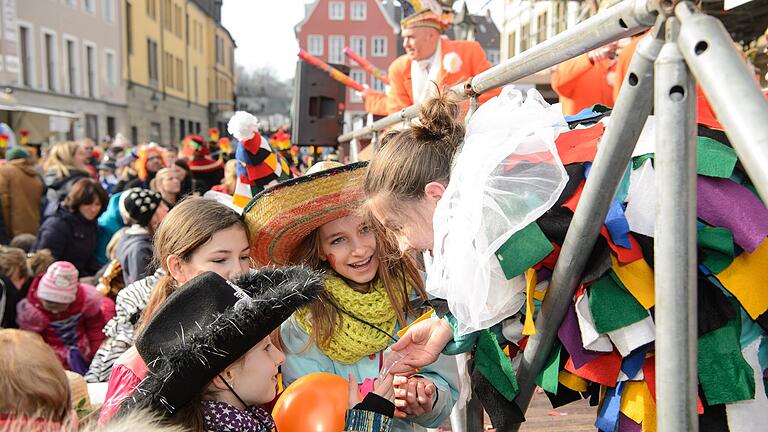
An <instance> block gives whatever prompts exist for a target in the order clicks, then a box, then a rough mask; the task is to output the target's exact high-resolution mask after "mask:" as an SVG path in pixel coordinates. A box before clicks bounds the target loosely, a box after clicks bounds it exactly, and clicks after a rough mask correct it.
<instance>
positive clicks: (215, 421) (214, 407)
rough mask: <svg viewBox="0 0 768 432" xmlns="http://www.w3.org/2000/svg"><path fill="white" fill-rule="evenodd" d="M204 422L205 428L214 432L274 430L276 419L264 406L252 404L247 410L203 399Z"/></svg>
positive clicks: (262, 431) (260, 431)
mask: <svg viewBox="0 0 768 432" xmlns="http://www.w3.org/2000/svg"><path fill="white" fill-rule="evenodd" d="M202 403H203V410H204V411H205V413H204V414H203V422H204V423H205V429H206V430H209V431H213V432H219V431H241V432H264V431H274V430H275V421H274V420H273V419H272V416H271V415H270V414H269V412H267V410H265V409H264V408H262V407H259V406H252V407H249V408H248V410H247V411H243V410H241V409H238V408H235V407H233V406H232V405H230V404H228V403H226V402H221V401H212V400H207V401H203V402H202Z"/></svg>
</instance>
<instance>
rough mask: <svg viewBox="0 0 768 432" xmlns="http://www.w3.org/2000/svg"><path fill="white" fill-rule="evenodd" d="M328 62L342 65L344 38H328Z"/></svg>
mask: <svg viewBox="0 0 768 432" xmlns="http://www.w3.org/2000/svg"><path fill="white" fill-rule="evenodd" d="M328 61H329V62H331V63H344V36H328Z"/></svg>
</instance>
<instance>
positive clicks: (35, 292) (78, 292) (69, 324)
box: [16, 261, 110, 374]
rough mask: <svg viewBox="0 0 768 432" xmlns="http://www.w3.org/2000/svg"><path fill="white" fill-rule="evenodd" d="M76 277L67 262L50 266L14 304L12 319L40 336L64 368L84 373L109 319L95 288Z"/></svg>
mask: <svg viewBox="0 0 768 432" xmlns="http://www.w3.org/2000/svg"><path fill="white" fill-rule="evenodd" d="M77 278H78V272H77V269H76V268H75V266H73V265H72V264H71V263H68V262H66V261H57V262H55V263H53V264H52V265H51V266H50V267H49V268H48V271H46V272H45V274H44V275H43V276H42V277H38V278H37V279H35V280H34V281H33V282H32V285H31V286H30V287H29V292H28V293H27V297H26V298H25V299H23V300H21V301H20V302H19V304H18V305H17V308H16V313H17V316H16V320H17V322H18V324H19V327H20V328H22V329H24V330H29V331H32V332H35V333H40V334H41V335H42V336H43V340H45V342H46V343H48V345H50V346H51V347H52V348H53V350H54V352H55V353H56V356H57V357H58V358H59V361H60V362H61V364H62V365H63V366H64V367H65V368H66V369H69V370H71V371H73V372H77V373H79V374H84V373H85V372H86V371H87V370H88V365H89V364H90V363H91V360H92V359H93V355H94V354H95V353H96V350H97V349H98V348H99V345H100V344H101V342H102V341H103V340H104V333H102V331H101V330H102V328H104V324H106V322H107V320H108V319H109V318H110V317H105V316H104V315H103V313H102V300H103V297H102V296H101V294H99V293H98V292H97V291H96V288H94V287H92V286H91V285H87V284H81V283H78V280H77Z"/></svg>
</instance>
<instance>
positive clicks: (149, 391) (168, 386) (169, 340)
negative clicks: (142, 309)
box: [121, 266, 323, 415]
mask: <svg viewBox="0 0 768 432" xmlns="http://www.w3.org/2000/svg"><path fill="white" fill-rule="evenodd" d="M322 289H323V279H322V274H321V273H318V272H315V271H312V270H309V269H307V268H305V267H296V266H294V267H283V268H264V269H261V270H258V271H256V270H252V271H251V272H249V273H247V274H244V275H242V276H240V277H238V278H237V279H236V280H234V281H233V282H232V283H230V282H227V281H226V280H225V279H224V278H222V277H221V276H219V275H218V274H216V273H213V272H207V273H203V274H202V275H199V276H197V277H195V278H194V279H192V280H190V281H189V282H187V283H186V284H184V285H183V286H182V287H181V288H180V289H178V290H177V291H176V292H174V293H173V294H172V295H171V296H170V297H169V298H168V299H167V300H166V301H165V302H164V303H163V305H162V306H161V307H160V309H159V310H158V311H157V313H156V314H155V315H154V316H153V317H152V318H151V319H150V321H149V323H148V324H147V326H146V328H145V329H144V331H143V332H142V333H141V335H139V337H138V339H137V341H136V348H137V349H138V351H139V354H141V357H142V359H144V361H145V362H146V363H147V366H148V368H149V372H148V374H147V377H146V378H145V379H144V380H143V381H142V382H141V383H140V384H139V385H138V386H137V387H136V390H135V392H134V394H133V396H132V397H131V398H128V399H126V401H125V402H124V403H123V406H122V407H121V413H125V412H127V411H130V410H132V409H134V408H150V409H153V410H156V411H157V412H159V413H161V414H163V415H172V414H173V413H175V412H176V410H178V409H179V408H180V407H182V406H184V405H185V404H187V403H189V401H190V400H191V399H192V398H193V397H194V396H195V395H197V394H198V393H199V392H200V391H201V390H202V389H203V388H204V387H205V385H207V384H208V382H210V381H211V380H212V379H213V378H214V377H215V376H216V375H217V374H219V373H221V372H222V371H223V370H224V369H226V368H227V367H228V366H229V365H230V364H232V363H234V362H235V361H236V360H237V359H238V358H240V357H241V356H243V355H244V354H245V353H247V352H248V351H249V350H250V349H251V348H252V347H253V346H254V345H256V344H257V343H258V342H259V341H260V340H262V339H264V338H265V337H266V336H267V335H269V334H270V333H271V332H272V331H274V330H275V329H276V328H277V327H279V326H280V324H282V323H283V322H284V321H285V320H286V319H288V318H289V317H290V316H291V314H293V312H294V311H296V309H298V308H300V307H302V306H305V305H307V304H309V303H310V302H312V300H314V299H316V298H317V296H318V294H319V293H320V291H321V290H322Z"/></svg>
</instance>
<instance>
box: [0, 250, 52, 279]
mask: <svg viewBox="0 0 768 432" xmlns="http://www.w3.org/2000/svg"><path fill="white" fill-rule="evenodd" d="M46 250H47V249H46ZM16 272H21V273H20V274H19V276H20V277H23V278H24V279H27V278H29V276H30V269H29V266H28V265H27V254H26V253H24V251H23V250H21V249H19V248H15V247H9V246H0V273H2V274H4V275H6V276H8V277H9V278H12V277H13V275H14V274H16Z"/></svg>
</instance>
